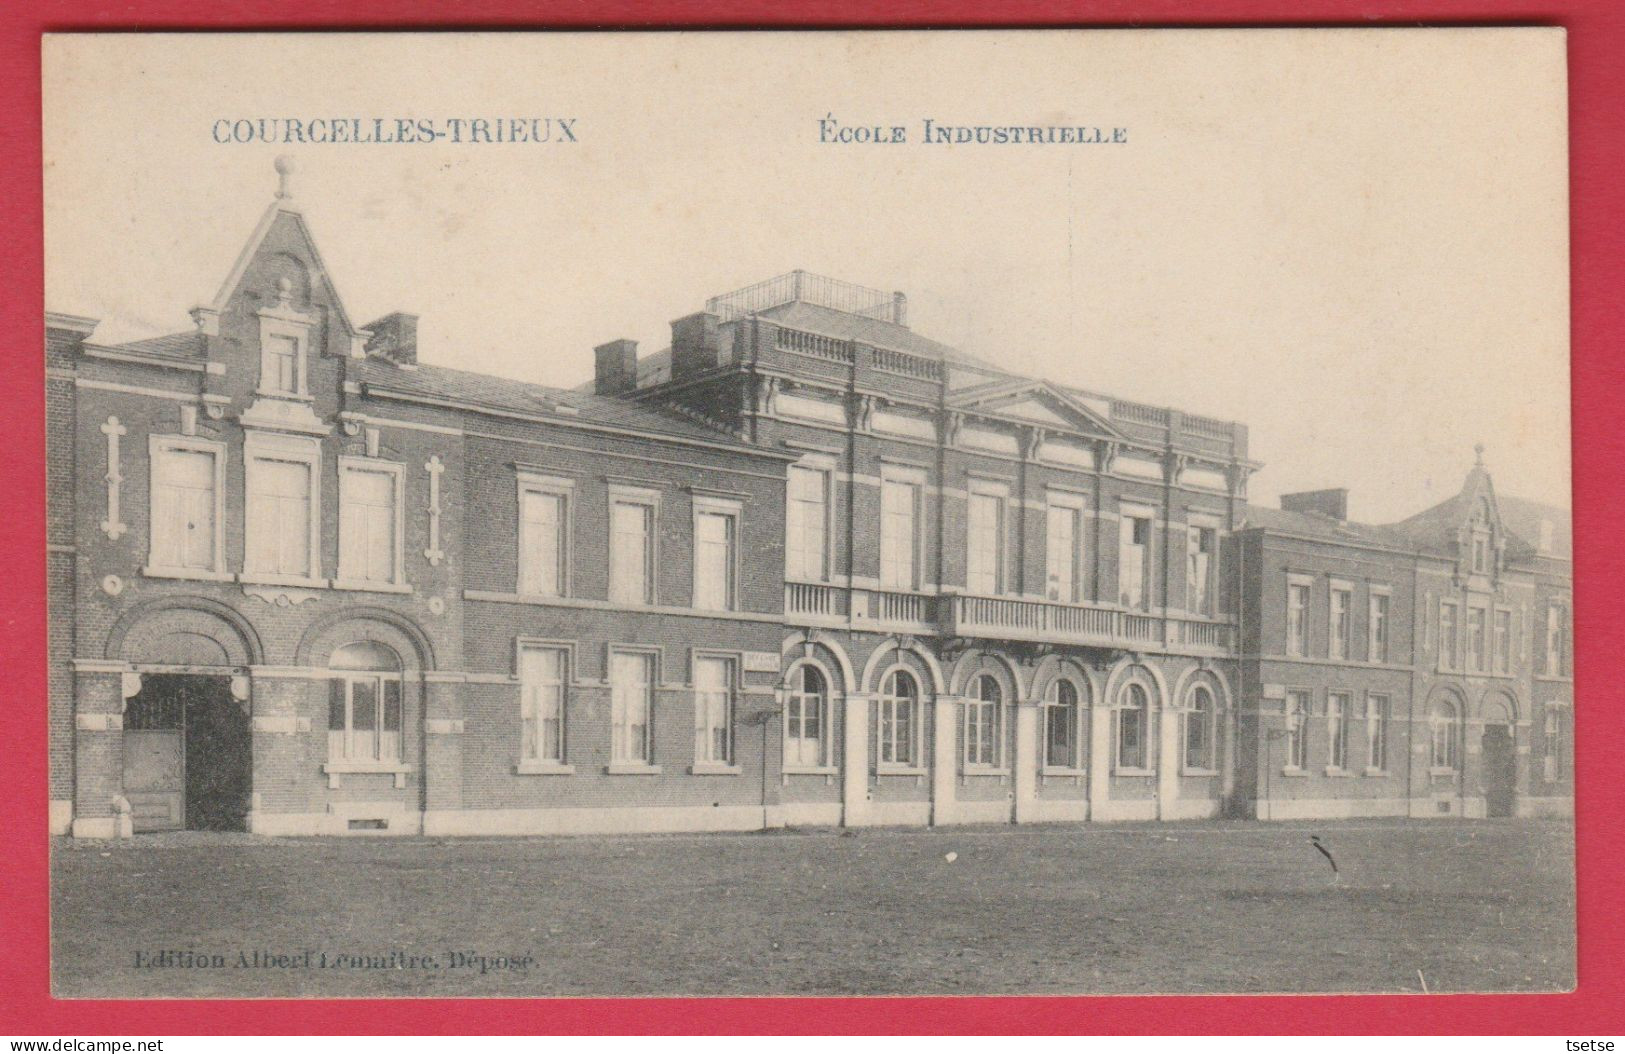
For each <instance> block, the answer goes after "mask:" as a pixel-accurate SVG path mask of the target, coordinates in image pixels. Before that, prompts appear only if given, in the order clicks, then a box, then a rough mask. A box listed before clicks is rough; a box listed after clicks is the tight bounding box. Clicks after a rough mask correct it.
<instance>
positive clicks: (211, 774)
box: [46, 193, 1572, 836]
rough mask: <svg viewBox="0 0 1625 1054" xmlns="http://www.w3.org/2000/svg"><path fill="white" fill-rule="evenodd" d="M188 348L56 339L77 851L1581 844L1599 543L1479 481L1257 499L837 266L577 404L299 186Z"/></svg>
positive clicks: (52, 454)
mask: <svg viewBox="0 0 1625 1054" xmlns="http://www.w3.org/2000/svg"><path fill="white" fill-rule="evenodd" d="M193 318H194V320H195V323H196V325H195V328H194V329H193V330H191V331H188V332H186V333H180V334H175V335H172V336H166V337H161V338H157V339H153V340H144V341H137V342H133V343H125V344H118V345H105V344H101V343H98V342H97V341H95V340H94V332H95V328H96V324H95V322H94V321H93V320H91V319H85V318H77V317H73V316H67V315H59V314H52V315H49V316H48V317H47V320H46V322H47V324H46V336H47V341H46V355H47V385H48V391H47V409H48V425H49V437H48V450H49V481H50V510H49V538H48V541H49V553H48V559H49V567H50V584H51V597H50V601H51V615H52V622H51V635H50V662H51V679H50V684H51V700H50V707H51V799H52V828H53V830H55V831H59V832H61V831H68V830H71V831H72V832H73V833H75V834H78V835H83V836H110V835H116V834H120V833H123V832H126V831H132V830H133V831H141V830H155V829H164V828H173V827H218V828H241V829H248V830H252V831H257V832H262V833H283V834H298V833H340V832H349V831H358V832H376V831H386V832H394V833H403V832H404V833H410V832H419V831H422V832H427V833H446V834H456V833H511V834H521V833H550V832H588V831H652V830H707V829H754V828H761V827H771V826H780V825H800V824H831V825H833V824H847V825H862V824H927V823H931V824H951V823H1006V822H1046V821H1087V820H1095V821H1106V820H1129V819H1144V820H1150V819H1175V818H1201V817H1211V816H1218V815H1239V816H1257V817H1260V818H1276V817H1289V816H1343V815H1371V814H1379V813H1380V814H1397V815H1404V814H1411V815H1429V816H1431V815H1437V814H1440V813H1449V814H1459V815H1484V814H1486V813H1500V812H1506V813H1512V812H1516V813H1520V814H1523V813H1531V812H1537V811H1561V810H1563V809H1566V808H1567V807H1568V802H1569V800H1570V796H1571V790H1570V786H1571V785H1570V783H1569V776H1568V766H1567V762H1566V758H1567V751H1568V746H1567V744H1568V741H1569V738H1568V737H1569V730H1570V727H1571V726H1570V720H1569V715H1570V714H1571V711H1572V690H1571V686H1570V685H1571V682H1570V680H1569V672H1570V665H1569V645H1568V639H1569V631H1568V624H1569V623H1568V595H1569V554H1568V551H1567V544H1568V524H1567V520H1566V518H1565V517H1564V516H1563V515H1562V514H1561V513H1559V512H1557V511H1556V510H1550V509H1545V508H1543V507H1540V506H1535V505H1532V504H1530V503H1526V502H1518V501H1514V500H1512V499H1507V498H1500V499H1497V497H1496V495H1495V494H1494V492H1493V488H1492V487H1491V485H1490V481H1489V476H1488V473H1487V472H1486V471H1485V470H1484V469H1483V468H1482V467H1481V466H1479V467H1475V468H1474V469H1473V471H1472V473H1470V474H1469V476H1468V479H1467V482H1466V485H1465V486H1464V488H1463V491H1462V493H1461V495H1460V496H1459V497H1457V498H1455V499H1452V501H1450V502H1447V503H1445V504H1444V505H1441V506H1438V507H1437V508H1435V509H1432V510H1429V511H1428V512H1425V513H1423V514H1421V515H1419V516H1417V517H1415V518H1413V519H1411V520H1408V521H1405V522H1404V523H1401V524H1397V525H1392V526H1388V527H1372V526H1362V525H1358V524H1351V523H1348V522H1347V518H1346V514H1345V513H1346V510H1345V496H1344V495H1343V494H1342V493H1341V492H1319V493H1316V494H1311V495H1299V496H1294V497H1293V498H1291V499H1289V500H1287V501H1286V502H1285V503H1284V504H1285V506H1286V507H1285V508H1284V509H1283V510H1265V509H1258V508H1254V507H1250V506H1248V505H1247V504H1246V501H1245V492H1246V483H1247V479H1248V477H1249V475H1250V474H1251V473H1252V472H1253V471H1255V470H1256V469H1257V468H1258V467H1259V465H1258V463H1257V462H1255V461H1253V460H1251V459H1250V457H1249V453H1248V449H1247V431H1246V429H1245V427H1244V426H1242V425H1240V424H1236V423H1232V422H1226V421H1217V420H1213V419H1209V418H1205V417H1200V416H1197V415H1193V414H1187V413H1182V412H1179V411H1177V410H1170V409H1164V408H1160V407H1152V406H1146V405H1142V404H1139V403H1133V402H1128V401H1125V400H1120V399H1114V398H1111V397H1109V396H1105V395H1101V394H1099V393H1096V392H1092V391H1089V390H1085V389H1082V388H1078V387H1075V386H1072V385H1063V384H1058V383H1054V382H1050V381H1044V380H1036V379H1031V378H1025V377H1019V376H1014V375H1012V374H1010V373H1008V372H1007V371H1004V370H1001V369H999V368H998V367H996V366H994V365H992V364H991V363H989V362H986V361H984V360H981V359H978V358H976V357H973V356H970V355H967V354H965V353H963V352H960V351H957V350H955V349H952V348H949V347H946V346H944V345H941V344H938V343H936V342H934V341H931V340H928V339H926V338H924V337H922V336H920V335H918V334H916V333H915V332H914V331H913V330H912V329H910V328H909V326H908V322H907V302H906V299H905V298H904V297H903V296H902V295H901V294H894V293H883V292H879V291H875V290H869V289H865V288H863V287H860V286H855V285H851V284H849V283H844V282H839V281H836V280H833V279H827V278H822V277H819V276H816V275H811V274H806V273H803V272H794V273H792V274H789V275H784V276H781V277H779V278H775V279H771V280H769V281H767V282H763V283H759V284H757V285H755V286H751V287H747V288H745V289H742V290H739V291H736V292H734V293H730V294H727V295H724V296H719V297H716V298H713V299H712V300H711V301H710V302H708V303H707V304H706V305H705V307H704V310H702V311H699V312H696V313H693V314H690V315H687V316H685V317H683V318H680V319H678V320H677V321H676V322H674V323H673V324H672V341H671V347H670V348H669V349H666V350H663V351H660V352H657V353H655V354H651V355H645V356H641V357H640V355H639V353H638V349H637V346H636V345H635V344H634V343H633V342H631V341H628V340H615V341H610V342H608V343H606V344H604V345H602V346H600V347H598V348H597V349H596V350H595V352H594V356H595V361H594V365H595V380H594V382H593V384H592V385H591V386H589V389H588V390H577V391H563V390H558V389H552V388H545V387H541V386H537V385H531V384H522V383H518V382H515V381H509V380H504V379H501V378H497V377H491V376H485V375H482V374H476V373H470V372H465V371H461V370H451V369H446V368H443V367H438V366H433V365H430V364H428V363H422V362H419V361H418V355H417V351H418V348H417V320H416V318H415V317H413V316H411V315H408V314H403V313H396V314H392V315H388V316H386V317H384V318H382V319H379V320H377V321H375V322H373V323H371V324H369V325H366V326H357V325H356V324H355V323H354V322H353V320H352V319H351V318H350V317H349V316H348V314H347V313H346V312H345V309H344V306H343V303H342V301H341V300H340V299H339V296H338V294H337V291H336V290H335V289H334V288H333V285H332V281H331V279H330V278H329V277H328V275H327V272H326V269H325V268H324V267H323V265H322V262H321V257H320V255H319V253H318V252H317V249H316V245H315V243H314V241H313V239H312V237H311V233H310V230H309V228H308V226H307V224H306V222H305V220H304V218H303V217H302V215H301V214H300V213H299V211H298V210H297V209H296V208H295V207H294V206H293V204H292V201H291V199H289V198H288V197H286V195H285V193H282V194H279V196H278V199H277V200H276V201H275V202H274V203H273V204H272V206H271V207H270V208H269V209H268V210H267V211H266V213H265V216H264V218H263V219H262V221H261V223H260V225H259V227H258V229H257V230H256V231H255V232H254V234H253V236H252V237H251V238H250V239H249V242H248V244H247V246H246V247H245V249H244V251H243V253H242V256H241V258H240V259H239V261H238V263H237V265H236V266H235V268H234V269H233V270H232V272H231V274H230V275H229V276H228V277H227V279H226V281H225V282H224V283H223V285H222V287H221V289H220V292H219V294H218V295H217V296H216V298H215V299H214V300H213V301H212V302H210V303H209V304H208V305H206V306H204V307H200V308H197V309H195V310H194V312H193ZM1452 620H1453V621H1452ZM1452 642H1454V643H1452Z"/></svg>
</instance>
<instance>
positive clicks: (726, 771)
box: [688, 761, 744, 776]
mask: <svg viewBox="0 0 1625 1054" xmlns="http://www.w3.org/2000/svg"><path fill="white" fill-rule="evenodd" d="M743 772H744V770H743V769H741V768H740V767H739V766H738V765H727V764H722V763H720V762H715V761H705V762H696V763H695V764H693V765H690V766H689V767H688V774H689V775H690V776H738V775H741V774H742V773H743Z"/></svg>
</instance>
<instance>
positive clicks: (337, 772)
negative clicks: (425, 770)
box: [322, 761, 412, 790]
mask: <svg viewBox="0 0 1625 1054" xmlns="http://www.w3.org/2000/svg"><path fill="white" fill-rule="evenodd" d="M322 771H323V772H325V773H326V774H327V789H328V790H337V789H338V788H339V785H340V784H341V783H342V782H343V779H342V778H343V777H344V776H393V777H395V788H396V789H397V790H399V789H401V788H403V787H405V786H406V774H407V773H408V772H411V771H412V766H410V765H407V764H403V763H402V762H399V761H329V762H328V763H327V764H325V765H323V766H322Z"/></svg>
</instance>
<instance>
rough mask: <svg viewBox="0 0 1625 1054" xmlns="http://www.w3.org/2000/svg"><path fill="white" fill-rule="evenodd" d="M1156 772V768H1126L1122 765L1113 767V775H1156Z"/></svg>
mask: <svg viewBox="0 0 1625 1054" xmlns="http://www.w3.org/2000/svg"><path fill="white" fill-rule="evenodd" d="M1156 774H1157V773H1156V770H1155V769H1145V768H1124V767H1122V766H1118V767H1117V768H1114V769H1112V775H1113V776H1155V775H1156Z"/></svg>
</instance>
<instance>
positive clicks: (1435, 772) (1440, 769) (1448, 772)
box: [1428, 765, 1456, 776]
mask: <svg viewBox="0 0 1625 1054" xmlns="http://www.w3.org/2000/svg"><path fill="white" fill-rule="evenodd" d="M1455 774H1456V770H1455V769H1453V768H1449V767H1448V766H1445V765H1430V766H1428V775H1429V776H1454V775H1455Z"/></svg>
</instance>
